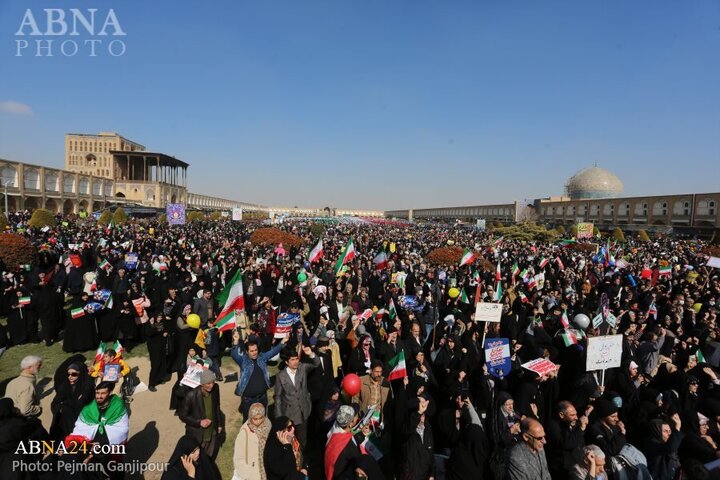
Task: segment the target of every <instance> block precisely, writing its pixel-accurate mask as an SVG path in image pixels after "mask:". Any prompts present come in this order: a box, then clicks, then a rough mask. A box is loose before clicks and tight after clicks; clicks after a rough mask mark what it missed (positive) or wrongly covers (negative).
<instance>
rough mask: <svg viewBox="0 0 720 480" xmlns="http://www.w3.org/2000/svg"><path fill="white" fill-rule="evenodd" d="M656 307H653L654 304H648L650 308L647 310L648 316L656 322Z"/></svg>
mask: <svg viewBox="0 0 720 480" xmlns="http://www.w3.org/2000/svg"><path fill="white" fill-rule="evenodd" d="M657 313H658V312H657V307H656V306H655V302H652V303H651V304H650V308H649V309H648V316H650V315H652V317H653V318H654V319H655V320H657Z"/></svg>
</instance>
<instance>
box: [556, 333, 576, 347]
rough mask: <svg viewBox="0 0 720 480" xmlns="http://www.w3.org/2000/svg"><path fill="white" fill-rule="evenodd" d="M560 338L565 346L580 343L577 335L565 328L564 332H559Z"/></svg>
mask: <svg viewBox="0 0 720 480" xmlns="http://www.w3.org/2000/svg"><path fill="white" fill-rule="evenodd" d="M560 338H562V340H563V343H565V346H566V347H569V346H570V345H577V344H579V343H580V341H579V340H578V338H577V335H575V333H574V332H573V331H572V330H565V332H563V333H561V334H560Z"/></svg>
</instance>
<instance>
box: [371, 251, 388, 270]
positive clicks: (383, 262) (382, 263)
mask: <svg viewBox="0 0 720 480" xmlns="http://www.w3.org/2000/svg"><path fill="white" fill-rule="evenodd" d="M373 263H374V264H375V268H376V269H377V270H382V269H384V268H387V266H388V258H387V253H385V251H384V250H383V251H381V252H380V253H378V254H377V255H376V256H375V258H373Z"/></svg>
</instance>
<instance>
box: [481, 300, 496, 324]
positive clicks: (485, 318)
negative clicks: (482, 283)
mask: <svg viewBox="0 0 720 480" xmlns="http://www.w3.org/2000/svg"><path fill="white" fill-rule="evenodd" d="M501 317H502V304H501V303H485V302H480V303H478V304H477V305H475V321H476V322H495V323H497V322H499V321H500V318H501Z"/></svg>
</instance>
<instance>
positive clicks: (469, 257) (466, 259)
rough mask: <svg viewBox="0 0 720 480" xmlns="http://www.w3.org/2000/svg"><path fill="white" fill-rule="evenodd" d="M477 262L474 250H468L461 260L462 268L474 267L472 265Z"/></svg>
mask: <svg viewBox="0 0 720 480" xmlns="http://www.w3.org/2000/svg"><path fill="white" fill-rule="evenodd" d="M474 261H475V254H474V253H473V251H472V250H470V249H469V248H466V249H465V251H464V252H463V256H462V258H460V266H461V267H462V266H463V265H472V263H473V262H474Z"/></svg>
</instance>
